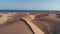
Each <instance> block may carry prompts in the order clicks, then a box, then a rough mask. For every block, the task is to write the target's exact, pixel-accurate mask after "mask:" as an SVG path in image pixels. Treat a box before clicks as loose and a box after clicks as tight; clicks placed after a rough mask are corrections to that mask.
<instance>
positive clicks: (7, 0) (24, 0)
mask: <svg viewBox="0 0 60 34" xmlns="http://www.w3.org/2000/svg"><path fill="white" fill-rule="evenodd" d="M0 10H60V0H0Z"/></svg>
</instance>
